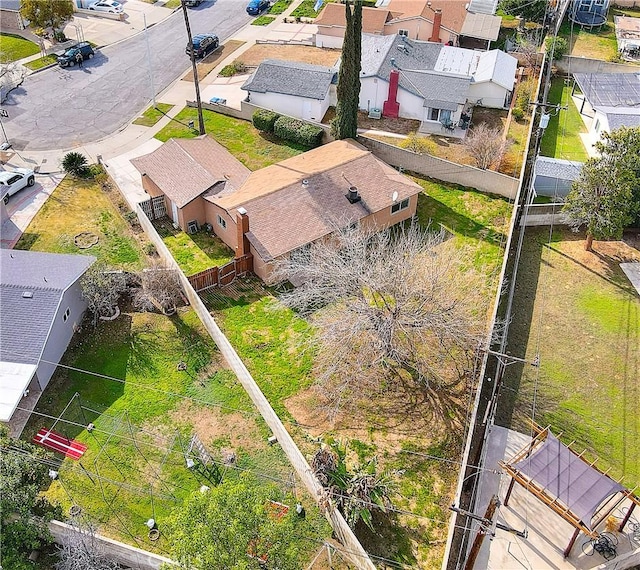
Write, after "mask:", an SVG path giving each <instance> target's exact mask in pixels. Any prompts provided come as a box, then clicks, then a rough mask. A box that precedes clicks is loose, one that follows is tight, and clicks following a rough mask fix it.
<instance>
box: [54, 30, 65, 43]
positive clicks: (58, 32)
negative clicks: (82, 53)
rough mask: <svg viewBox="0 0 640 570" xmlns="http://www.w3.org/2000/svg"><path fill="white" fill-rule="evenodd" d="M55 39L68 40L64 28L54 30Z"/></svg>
mask: <svg viewBox="0 0 640 570" xmlns="http://www.w3.org/2000/svg"><path fill="white" fill-rule="evenodd" d="M53 39H54V40H55V41H57V42H66V41H67V36H65V35H64V32H63V31H62V30H56V31H55V32H53Z"/></svg>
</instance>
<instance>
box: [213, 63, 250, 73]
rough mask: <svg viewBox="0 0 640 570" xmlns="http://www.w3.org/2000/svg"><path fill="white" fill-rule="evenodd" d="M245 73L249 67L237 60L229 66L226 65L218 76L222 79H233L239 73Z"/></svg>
mask: <svg viewBox="0 0 640 570" xmlns="http://www.w3.org/2000/svg"><path fill="white" fill-rule="evenodd" d="M245 71H247V66H246V65H245V64H244V62H242V61H239V60H236V61H234V62H233V63H230V64H229V65H225V66H224V67H223V68H222V69H221V70H220V73H219V74H218V75H221V76H222V77H231V76H233V75H236V74H237V73H244V72H245Z"/></svg>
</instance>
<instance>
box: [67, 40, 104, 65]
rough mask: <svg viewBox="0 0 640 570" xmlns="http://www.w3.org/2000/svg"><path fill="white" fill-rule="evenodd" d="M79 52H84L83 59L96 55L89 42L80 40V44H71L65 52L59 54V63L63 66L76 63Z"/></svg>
mask: <svg viewBox="0 0 640 570" xmlns="http://www.w3.org/2000/svg"><path fill="white" fill-rule="evenodd" d="M78 52H79V53H81V54H82V60H83V61H84V60H85V59H91V58H92V57H93V56H94V55H95V52H94V51H93V48H92V47H91V44H90V43H89V42H80V43H79V44H76V45H74V46H71V47H70V48H69V49H67V51H65V52H64V53H63V54H60V55H58V64H60V66H61V67H67V66H68V65H75V64H76V56H77V54H78Z"/></svg>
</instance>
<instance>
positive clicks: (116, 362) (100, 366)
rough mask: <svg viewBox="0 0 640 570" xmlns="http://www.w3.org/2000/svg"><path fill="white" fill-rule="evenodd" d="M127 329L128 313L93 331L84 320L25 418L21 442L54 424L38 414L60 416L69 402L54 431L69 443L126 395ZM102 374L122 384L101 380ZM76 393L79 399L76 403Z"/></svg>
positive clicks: (104, 323)
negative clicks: (27, 418) (69, 440)
mask: <svg viewBox="0 0 640 570" xmlns="http://www.w3.org/2000/svg"><path fill="white" fill-rule="evenodd" d="M131 325H132V318H131V316H130V315H128V314H126V313H121V314H120V316H119V317H118V318H117V319H116V320H114V321H99V322H98V325H97V326H95V327H94V326H93V325H92V324H91V317H90V316H87V317H85V320H84V322H83V326H82V329H81V331H79V332H78V333H76V335H75V336H74V337H73V340H72V343H71V344H70V346H69V348H67V351H66V352H65V354H64V356H63V357H62V359H61V360H60V363H61V364H62V365H63V366H59V367H58V368H57V370H56V372H55V373H54V375H53V378H52V379H51V381H50V382H49V384H48V386H47V387H46V388H45V390H44V392H43V394H42V397H41V398H40V401H39V402H38V405H37V406H36V409H35V411H36V412H37V413H34V414H33V415H32V416H31V418H30V419H29V422H28V423H27V426H26V427H25V430H24V432H23V436H22V438H23V439H31V438H33V436H34V435H35V434H36V433H37V431H38V430H39V429H40V428H42V427H48V428H50V427H51V426H52V424H53V423H54V422H56V420H55V419H51V418H47V417H44V416H42V415H39V414H46V415H48V416H52V417H54V418H58V417H60V415H61V414H62V412H63V410H64V408H65V406H67V404H69V403H70V402H71V405H70V406H69V408H68V409H67V411H66V412H65V413H64V416H62V417H60V420H59V421H57V422H56V425H55V431H57V432H59V433H61V434H62V435H64V436H65V437H68V438H71V439H73V438H75V437H77V436H78V435H79V434H80V433H82V432H83V431H84V430H85V426H86V425H87V423H89V422H91V421H92V420H94V419H96V417H98V416H99V415H100V413H101V411H102V410H106V409H107V408H109V407H110V406H111V405H112V404H113V403H114V402H115V401H116V400H118V399H119V398H120V397H121V396H122V395H123V394H124V381H125V380H126V375H127V364H128V361H129V355H130V346H131V342H130V341H131ZM66 367H70V368H66ZM72 368H73V369H72ZM84 371H87V372H93V374H91V373H87V372H84ZM101 375H103V376H108V377H111V378H117V379H120V380H122V381H123V382H118V381H116V380H111V379H109V378H102V377H100V376H101ZM76 392H77V393H78V394H79V397H76V398H75V399H74V394H75V393H76ZM72 399H73V401H72ZM94 406H96V408H94ZM88 408H91V409H95V411H94V412H92V411H91V409H88ZM71 422H72V423H71ZM75 424H80V425H75Z"/></svg>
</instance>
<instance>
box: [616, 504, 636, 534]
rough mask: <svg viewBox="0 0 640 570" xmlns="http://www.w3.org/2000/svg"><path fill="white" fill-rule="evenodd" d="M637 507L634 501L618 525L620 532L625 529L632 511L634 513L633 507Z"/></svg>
mask: <svg viewBox="0 0 640 570" xmlns="http://www.w3.org/2000/svg"><path fill="white" fill-rule="evenodd" d="M635 508H636V504H635V503H633V502H632V503H631V506H630V507H629V510H628V511H627V514H626V515H624V518H623V519H622V522H621V523H620V526H619V527H618V532H622V530H623V529H624V525H626V524H627V523H628V522H629V519H630V518H631V513H633V509H635Z"/></svg>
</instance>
